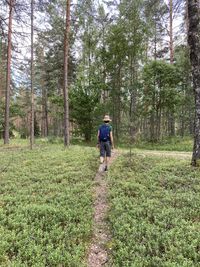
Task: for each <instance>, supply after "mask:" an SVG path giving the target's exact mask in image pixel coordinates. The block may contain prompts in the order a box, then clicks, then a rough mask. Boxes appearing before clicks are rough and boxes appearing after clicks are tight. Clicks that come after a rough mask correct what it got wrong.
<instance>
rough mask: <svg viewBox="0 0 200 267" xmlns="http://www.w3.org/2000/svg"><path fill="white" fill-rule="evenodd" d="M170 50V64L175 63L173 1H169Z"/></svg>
mask: <svg viewBox="0 0 200 267" xmlns="http://www.w3.org/2000/svg"><path fill="white" fill-rule="evenodd" d="M169 38H170V41H169V50H170V63H171V64H173V62H174V43H173V0H169Z"/></svg>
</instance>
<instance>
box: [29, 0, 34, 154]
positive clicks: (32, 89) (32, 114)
mask: <svg viewBox="0 0 200 267" xmlns="http://www.w3.org/2000/svg"><path fill="white" fill-rule="evenodd" d="M33 9H34V0H31V120H30V148H31V149H33V145H34V82H33V78H34V65H33V63H34V62H33V61H34V57H33Z"/></svg>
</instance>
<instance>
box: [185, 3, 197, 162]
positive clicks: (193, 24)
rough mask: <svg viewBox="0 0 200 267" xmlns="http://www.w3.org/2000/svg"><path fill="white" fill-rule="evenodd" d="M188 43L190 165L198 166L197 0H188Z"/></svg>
mask: <svg viewBox="0 0 200 267" xmlns="http://www.w3.org/2000/svg"><path fill="white" fill-rule="evenodd" d="M187 7H188V22H189V23H188V24H189V30H188V44H189V47H190V61H191V66H192V78H193V89H194V96H195V122H194V147H193V155H192V165H193V166H200V8H199V0H188V1H187Z"/></svg>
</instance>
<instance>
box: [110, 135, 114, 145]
mask: <svg viewBox="0 0 200 267" xmlns="http://www.w3.org/2000/svg"><path fill="white" fill-rule="evenodd" d="M110 141H111V145H112V149H114V140H113V134H112V131H110Z"/></svg>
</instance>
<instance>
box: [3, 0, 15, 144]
mask: <svg viewBox="0 0 200 267" xmlns="http://www.w3.org/2000/svg"><path fill="white" fill-rule="evenodd" d="M13 11H14V0H10V1H9V22H8V48H7V72H6V94H5V118H4V121H5V122H4V125H5V126H4V144H9V118H10V78H11V50H12V19H13Z"/></svg>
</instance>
